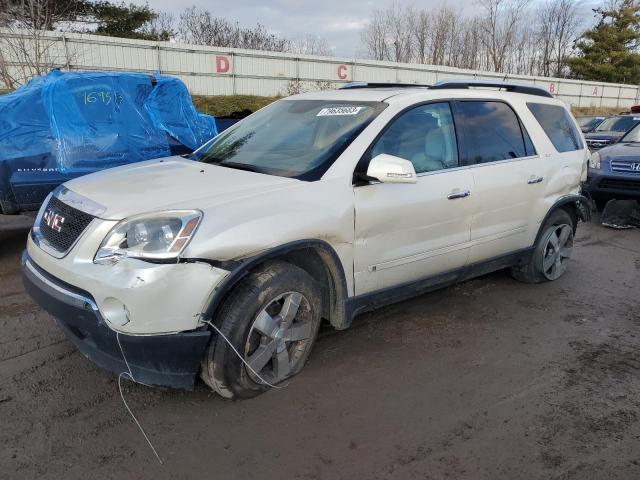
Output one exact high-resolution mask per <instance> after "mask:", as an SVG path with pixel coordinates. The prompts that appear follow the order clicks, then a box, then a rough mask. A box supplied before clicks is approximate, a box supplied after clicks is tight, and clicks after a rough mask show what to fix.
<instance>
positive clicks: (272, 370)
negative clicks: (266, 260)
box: [201, 262, 322, 398]
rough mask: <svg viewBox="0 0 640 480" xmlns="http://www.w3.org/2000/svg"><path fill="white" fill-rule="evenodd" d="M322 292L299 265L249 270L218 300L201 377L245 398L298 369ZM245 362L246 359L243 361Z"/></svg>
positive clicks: (224, 392) (313, 332) (217, 388)
mask: <svg viewBox="0 0 640 480" xmlns="http://www.w3.org/2000/svg"><path fill="white" fill-rule="evenodd" d="M321 298H322V296H321V290H320V286H319V285H318V284H317V282H316V281H315V280H314V279H313V278H312V277H311V276H310V275H309V274H308V273H307V272H306V271H304V270H302V269H301V268H299V267H297V266H295V265H292V264H289V263H286V262H274V263H270V264H266V265H265V266H264V267H263V268H262V269H260V270H259V271H256V272H253V273H251V274H250V275H249V276H248V277H247V278H246V279H245V280H243V281H242V282H241V283H240V284H239V285H237V286H236V287H235V289H234V290H233V291H232V292H231V294H230V295H229V296H228V297H227V299H226V300H225V301H224V302H223V304H222V306H221V308H220V310H219V313H218V315H217V318H216V319H214V320H215V324H216V325H217V327H218V328H219V329H220V331H221V332H222V333H223V334H224V336H225V337H226V338H227V339H228V341H229V342H231V344H232V345H233V347H234V348H235V350H236V351H237V352H238V353H239V354H241V355H242V356H243V360H244V362H243V361H242V360H240V358H239V357H238V354H237V353H236V352H234V351H233V349H232V348H231V347H230V345H229V343H228V342H227V340H225V339H224V338H222V336H221V335H219V334H218V335H216V334H214V335H213V338H212V340H211V343H210V345H209V347H208V349H207V352H206V353H205V357H204V359H203V361H202V368H201V377H202V379H203V380H204V382H205V383H206V384H207V385H209V386H210V387H211V388H213V389H214V390H215V391H216V392H217V393H219V394H220V395H222V396H223V397H226V398H234V397H239V398H250V397H254V396H256V395H258V394H260V393H262V392H263V391H265V390H267V389H268V388H269V386H270V385H276V384H278V383H281V382H282V381H283V380H286V379H287V378H289V377H291V376H293V375H295V374H296V373H298V372H299V371H300V370H301V369H302V367H303V366H304V364H305V362H306V360H307V357H308V356H309V353H310V352H311V348H312V347H313V344H314V341H315V338H316V336H317V334H318V329H319V327H320V321H321V311H322V310H321V307H322V305H321ZM245 362H246V363H245Z"/></svg>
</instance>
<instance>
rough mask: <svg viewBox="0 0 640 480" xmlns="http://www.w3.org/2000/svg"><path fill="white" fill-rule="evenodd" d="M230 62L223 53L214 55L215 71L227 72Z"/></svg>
mask: <svg viewBox="0 0 640 480" xmlns="http://www.w3.org/2000/svg"><path fill="white" fill-rule="evenodd" d="M230 68H231V63H229V57H225V56H224V55H216V73H229V69H230Z"/></svg>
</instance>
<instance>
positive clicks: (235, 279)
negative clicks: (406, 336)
mask: <svg viewBox="0 0 640 480" xmlns="http://www.w3.org/2000/svg"><path fill="white" fill-rule="evenodd" d="M272 260H282V261H286V262H289V263H291V264H293V265H296V266H297V267H299V268H302V269H303V270H305V271H306V272H307V273H309V275H311V277H312V278H314V279H315V280H316V281H317V282H318V283H319V284H320V285H321V287H322V291H323V312H322V316H323V318H326V319H327V320H329V322H330V323H331V325H332V326H333V327H334V328H336V329H339V330H342V329H344V328H347V327H348V326H349V324H350V318H348V317H347V314H346V309H345V305H346V300H347V297H348V293H347V292H348V291H347V280H346V276H345V273H344V268H343V267H342V262H341V261H340V258H339V257H338V254H337V253H336V251H335V250H334V249H333V247H332V246H331V245H330V244H329V243H327V242H325V241H323V240H317V239H307V240H297V241H294V242H290V243H286V244H284V245H280V246H278V247H275V248H272V249H270V250H266V251H264V252H261V253H259V254H257V255H255V256H252V257H249V258H246V259H244V260H242V261H241V262H239V263H238V264H237V266H236V267H235V268H234V269H233V270H231V273H230V274H229V275H228V276H227V277H226V278H225V280H224V281H223V282H222V283H221V284H220V286H219V287H217V288H216V289H215V291H214V292H213V294H212V296H211V298H210V299H209V301H208V303H207V307H206V308H205V310H204V312H203V318H205V319H213V318H215V315H216V313H217V311H218V309H219V308H220V306H221V305H222V302H223V301H224V299H225V298H226V297H227V296H228V295H229V294H230V293H231V291H232V290H233V288H234V287H235V286H236V285H237V284H238V283H239V282H240V281H242V279H243V278H245V277H246V276H247V275H248V274H249V273H251V272H252V271H254V270H255V269H257V268H259V267H260V266H261V265H264V264H265V263H266V262H268V261H272Z"/></svg>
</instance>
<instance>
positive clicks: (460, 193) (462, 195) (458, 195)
mask: <svg viewBox="0 0 640 480" xmlns="http://www.w3.org/2000/svg"><path fill="white" fill-rule="evenodd" d="M469 195H471V192H470V191H469V190H461V191H458V192H451V193H450V194H449V195H447V198H448V199H449V200H455V199H456V198H465V197H468V196H469Z"/></svg>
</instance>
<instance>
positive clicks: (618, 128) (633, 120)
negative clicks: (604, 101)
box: [595, 116, 640, 132]
mask: <svg viewBox="0 0 640 480" xmlns="http://www.w3.org/2000/svg"><path fill="white" fill-rule="evenodd" d="M638 123H640V116H638V117H632V116H626V117H611V118H607V119H606V120H605V121H604V122H602V123H601V124H600V125H598V128H596V129H595V131H596V132H626V131H627V130H629V129H631V128H633V127H635V126H636V125H637V124H638Z"/></svg>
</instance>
